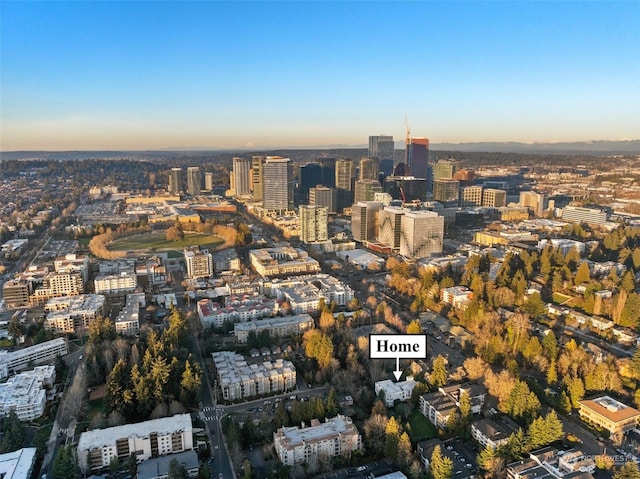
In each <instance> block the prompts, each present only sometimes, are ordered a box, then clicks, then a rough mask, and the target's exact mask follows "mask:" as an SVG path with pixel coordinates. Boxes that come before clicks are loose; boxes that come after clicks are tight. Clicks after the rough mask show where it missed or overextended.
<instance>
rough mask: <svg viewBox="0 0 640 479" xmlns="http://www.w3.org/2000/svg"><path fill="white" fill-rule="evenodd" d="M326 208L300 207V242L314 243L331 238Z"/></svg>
mask: <svg viewBox="0 0 640 479" xmlns="http://www.w3.org/2000/svg"><path fill="white" fill-rule="evenodd" d="M327 215H328V209H327V207H326V206H309V205H301V206H300V230H299V231H300V241H302V242H303V243H314V242H316V241H326V240H327V239H328V238H329V234H328V227H327Z"/></svg>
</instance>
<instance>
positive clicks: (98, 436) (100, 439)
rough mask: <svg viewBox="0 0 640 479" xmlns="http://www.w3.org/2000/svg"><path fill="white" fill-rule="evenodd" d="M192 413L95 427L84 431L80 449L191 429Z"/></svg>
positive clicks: (81, 436) (79, 445)
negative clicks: (130, 438) (101, 427)
mask: <svg viewBox="0 0 640 479" xmlns="http://www.w3.org/2000/svg"><path fill="white" fill-rule="evenodd" d="M191 429H192V425H191V415H190V414H176V415H175V416H170V417H163V418H160V419H151V420H149V421H144V422H139V423H134V424H124V425H122V426H115V427H109V428H106V429H93V430H91V431H86V432H83V433H82V434H81V435H80V440H79V441H78V450H79V451H84V450H89V449H93V448H99V447H103V446H108V445H113V444H115V441H116V440H117V439H120V438H125V437H148V436H149V435H150V434H151V433H154V432H155V433H158V434H170V433H173V432H178V431H191Z"/></svg>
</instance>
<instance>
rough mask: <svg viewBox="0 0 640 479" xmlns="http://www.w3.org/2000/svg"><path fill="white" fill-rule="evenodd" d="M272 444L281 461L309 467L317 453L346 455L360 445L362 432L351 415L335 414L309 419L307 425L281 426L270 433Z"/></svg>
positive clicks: (329, 456)
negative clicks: (309, 422) (325, 417)
mask: <svg viewBox="0 0 640 479" xmlns="http://www.w3.org/2000/svg"><path fill="white" fill-rule="evenodd" d="M273 446H274V448H275V450H276V454H277V455H278V458H279V459H280V462H282V463H283V464H285V465H287V466H295V465H297V464H308V465H309V466H311V467H312V468H313V467H315V466H316V465H317V462H318V459H319V458H321V457H328V458H331V457H335V456H344V457H350V455H351V453H353V452H354V451H357V450H359V449H361V448H362V436H361V435H360V433H359V432H358V429H357V428H356V426H355V424H353V421H352V420H351V418H349V417H346V416H342V415H338V416H336V417H333V418H330V419H327V421H326V422H324V423H320V421H318V420H317V419H313V420H312V421H311V424H310V425H309V426H305V425H304V424H303V425H302V427H298V426H293V427H282V428H280V429H278V430H277V431H276V432H275V433H274V435H273Z"/></svg>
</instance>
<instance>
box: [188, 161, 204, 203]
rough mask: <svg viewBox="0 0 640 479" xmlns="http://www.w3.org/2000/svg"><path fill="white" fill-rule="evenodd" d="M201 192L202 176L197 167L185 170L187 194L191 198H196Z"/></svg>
mask: <svg viewBox="0 0 640 479" xmlns="http://www.w3.org/2000/svg"><path fill="white" fill-rule="evenodd" d="M201 192H202V176H201V174H200V167H199V166H190V167H188V168H187V193H189V194H190V195H191V196H198V195H200V193H201Z"/></svg>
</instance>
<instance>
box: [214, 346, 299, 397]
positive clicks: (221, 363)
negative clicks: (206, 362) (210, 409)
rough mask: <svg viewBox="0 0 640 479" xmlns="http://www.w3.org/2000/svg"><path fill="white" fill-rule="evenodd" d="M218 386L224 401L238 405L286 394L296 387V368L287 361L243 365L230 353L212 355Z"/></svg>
mask: <svg viewBox="0 0 640 479" xmlns="http://www.w3.org/2000/svg"><path fill="white" fill-rule="evenodd" d="M212 357H213V364H214V366H215V369H216V375H217V379H218V385H219V386H220V389H221V390H222V397H223V398H224V399H225V400H227V401H240V400H247V399H250V398H254V397H256V396H265V395H269V394H276V393H281V392H284V391H290V390H292V389H294V388H295V387H296V368H295V366H294V365H293V363H292V362H291V361H286V360H283V359H277V360H275V361H264V362H262V363H254V364H250V365H249V364H247V361H246V359H245V358H244V357H243V356H241V355H239V354H236V353H234V352H232V351H218V352H215V353H213V354H212Z"/></svg>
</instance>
